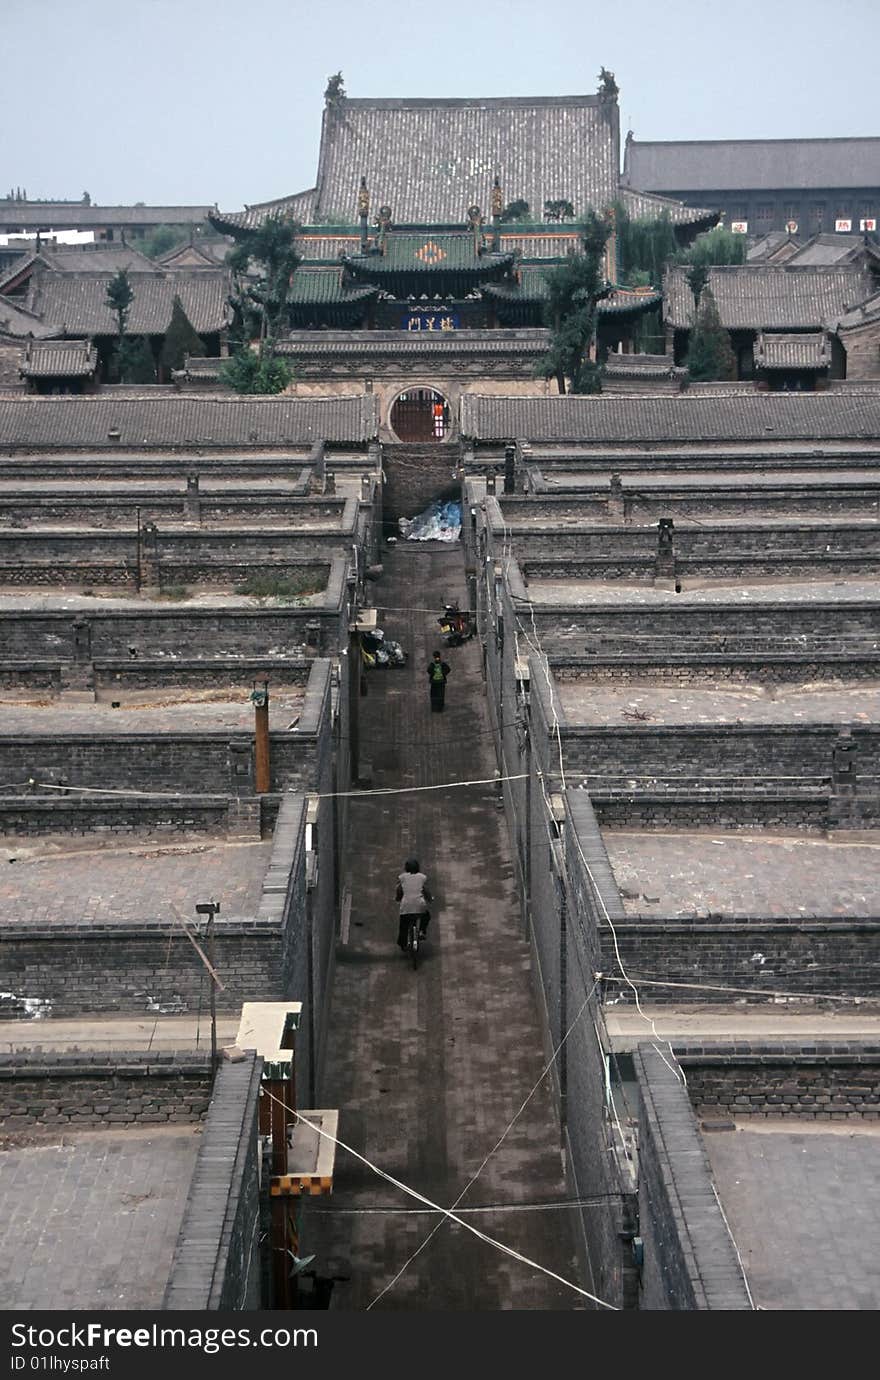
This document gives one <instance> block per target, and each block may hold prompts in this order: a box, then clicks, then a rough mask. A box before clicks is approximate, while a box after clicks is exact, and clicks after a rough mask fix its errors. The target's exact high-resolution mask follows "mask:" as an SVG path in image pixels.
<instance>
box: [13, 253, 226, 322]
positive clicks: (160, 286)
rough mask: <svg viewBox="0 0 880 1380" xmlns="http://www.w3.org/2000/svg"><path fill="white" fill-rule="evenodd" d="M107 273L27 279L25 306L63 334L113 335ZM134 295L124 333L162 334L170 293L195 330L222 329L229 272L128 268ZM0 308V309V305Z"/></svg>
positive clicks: (51, 275) (112, 316)
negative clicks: (150, 270)
mask: <svg viewBox="0 0 880 1380" xmlns="http://www.w3.org/2000/svg"><path fill="white" fill-rule="evenodd" d="M112 276H113V275H112V274H110V273H43V274H41V275H40V276H39V279H34V280H32V284H31V289H30V291H29V293H28V298H27V307H28V310H29V311H32V312H33V313H34V314H35V315H38V316H39V317H40V318H41V319H42V320H43V321H45V322H46V323H47V324H48V323H54V324H56V325H58V326H60V327H63V328H64V330H65V331H66V333H67V334H68V335H89V336H94V335H115V334H116V330H117V325H116V318H115V316H114V315H113V313H112V312H111V310H110V308H109V307H108V306H107V302H106V298H107V286H108V284H109V282H110V280H111V278H112ZM129 281H130V283H131V286H132V288H133V290H134V300H133V301H132V305H131V310H130V312H129V315H128V321H127V333H128V334H129V335H162V334H164V332H165V331H166V330H167V328H168V323H169V321H170V320H171V311H172V308H173V305H174V297H175V294H176V295H177V296H179V297H180V300H181V303H182V305H183V309H184V311H185V312H186V314H187V316H188V317H189V320H190V322H191V323H192V325H193V328H194V329H195V330H196V331H198V332H199V333H200V334H209V333H211V332H216V331H222V330H223V329H224V327H225V326H226V325H227V324H228V322H229V320H230V308H229V305H228V302H227V300H226V299H227V297H228V294H229V290H230V283H231V280H230V277H229V274H228V273H227V272H226V271H225V270H223V269H217V270H216V272H215V271H213V270H211V269H194V270H192V271H191V272H186V273H182V272H176V273H175V272H169V273H162V272H159V271H156V272H153V273H132V274H130V275H129ZM0 311H2V308H0Z"/></svg>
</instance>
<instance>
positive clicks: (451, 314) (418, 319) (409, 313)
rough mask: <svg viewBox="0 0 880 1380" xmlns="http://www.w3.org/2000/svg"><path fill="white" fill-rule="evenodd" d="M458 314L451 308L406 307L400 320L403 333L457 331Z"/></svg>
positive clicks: (459, 322) (459, 323) (458, 324)
mask: <svg viewBox="0 0 880 1380" xmlns="http://www.w3.org/2000/svg"><path fill="white" fill-rule="evenodd" d="M460 325H461V320H460V318H459V315H458V312H457V311H455V310H453V308H451V307H444V306H442V305H441V306H434V307H407V309H406V311H405V312H404V314H403V316H402V317H401V320H400V328H401V330H403V331H457V330H458V328H459V326H460Z"/></svg>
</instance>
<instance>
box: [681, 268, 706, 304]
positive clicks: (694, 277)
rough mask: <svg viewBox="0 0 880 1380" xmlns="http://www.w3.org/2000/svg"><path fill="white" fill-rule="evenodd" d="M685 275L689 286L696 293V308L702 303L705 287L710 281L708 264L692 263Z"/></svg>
mask: <svg viewBox="0 0 880 1380" xmlns="http://www.w3.org/2000/svg"><path fill="white" fill-rule="evenodd" d="M684 276H685V277H686V278H687V282H688V287H689V288H690V290H691V292H692V293H693V295H694V309H695V310H696V309H697V308H698V307H699V305H700V296H701V294H702V291H703V288H704V287H705V286H706V284H707V283H708V281H709V269H708V266H707V265H706V264H691V266H690V268H689V269H688V271H687V273H686V274H685V275H684Z"/></svg>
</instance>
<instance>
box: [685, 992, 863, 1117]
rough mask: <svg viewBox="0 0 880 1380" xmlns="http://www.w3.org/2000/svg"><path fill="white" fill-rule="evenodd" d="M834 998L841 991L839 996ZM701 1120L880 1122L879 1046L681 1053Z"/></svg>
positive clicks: (740, 1047)
mask: <svg viewBox="0 0 880 1380" xmlns="http://www.w3.org/2000/svg"><path fill="white" fill-rule="evenodd" d="M835 990H837V989H836V988H835ZM676 1055H677V1057H678V1059H679V1062H680V1063H681V1066H682V1068H683V1069H684V1070H685V1074H686V1077H687V1081H688V1094H689V1096H690V1100H691V1102H692V1104H693V1106H694V1108H695V1109H696V1111H697V1113H698V1114H699V1115H705V1116H712V1115H715V1116H717V1115H719V1114H724V1115H729V1116H733V1117H737V1118H739V1117H755V1118H765V1117H778V1116H785V1117H795V1118H797V1119H800V1120H808V1121H865V1120H870V1121H876V1120H877V1118H878V1117H880V1048H878V1046H877V1045H876V1044H863V1043H859V1042H855V1041H835V1042H834V1043H833V1044H831V1043H828V1042H824V1041H815V1042H812V1043H810V1044H801V1045H798V1044H793V1043H791V1042H789V1041H786V1042H784V1043H780V1042H778V1041H777V1042H773V1043H768V1044H763V1045H762V1044H757V1043H755V1042H753V1041H752V1042H749V1041H737V1044H736V1048H735V1050H731V1049H730V1047H729V1046H728V1047H725V1046H723V1045H711V1044H704V1045H698V1044H695V1043H694V1042H692V1041H687V1042H683V1043H682V1044H681V1045H680V1046H679V1045H678V1044H677V1045H676Z"/></svg>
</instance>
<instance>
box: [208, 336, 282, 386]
mask: <svg viewBox="0 0 880 1380" xmlns="http://www.w3.org/2000/svg"><path fill="white" fill-rule="evenodd" d="M220 378H221V381H222V382H223V383H225V384H226V385H227V386H228V387H229V388H233V389H234V390H235V392H236V393H283V392H284V390H285V388H286V387H287V385H288V384H289V383H290V381H291V379H292V378H293V370H292V369H291V367H290V365H289V364H288V363H287V360H286V359H279V358H278V357H277V355H275V354H273V353H272V352H271V351H268V350H265V349H264V347H263V346H262V345H261V346H260V348H259V349H257V350H252V349H250V348H249V346H247V345H242V346H241V347H240V348H239V349H238V350H236V352H235V354H234V355H230V357H229V359H227V360H226V361H225V362H224V363H223V364H221V366H220Z"/></svg>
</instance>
